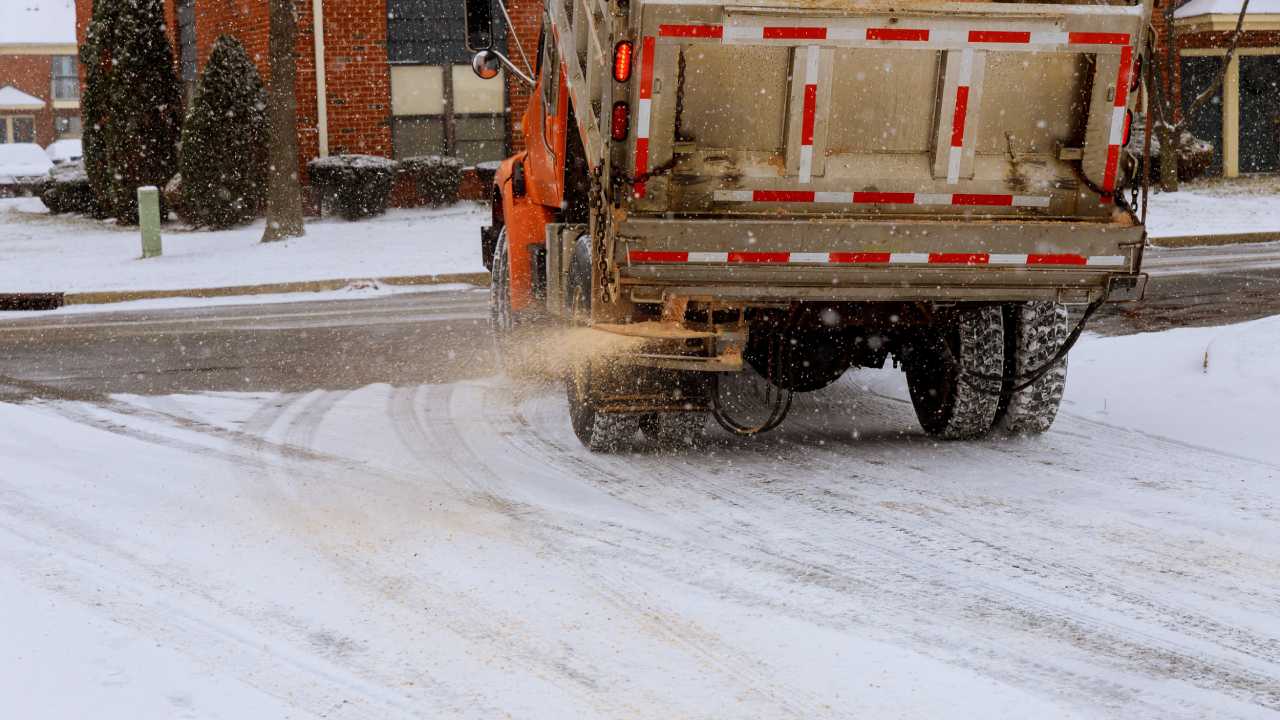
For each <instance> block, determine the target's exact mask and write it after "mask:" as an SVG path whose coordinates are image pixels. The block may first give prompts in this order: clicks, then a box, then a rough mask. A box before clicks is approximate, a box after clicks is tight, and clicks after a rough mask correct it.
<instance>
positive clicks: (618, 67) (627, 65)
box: [613, 40, 631, 82]
mask: <svg viewBox="0 0 1280 720" xmlns="http://www.w3.org/2000/svg"><path fill="white" fill-rule="evenodd" d="M613 79H614V80H616V81H618V82H626V81H628V80H630V79H631V43H630V42H628V41H626V40H623V41H622V42H620V43H618V44H617V45H615V46H614V47H613Z"/></svg>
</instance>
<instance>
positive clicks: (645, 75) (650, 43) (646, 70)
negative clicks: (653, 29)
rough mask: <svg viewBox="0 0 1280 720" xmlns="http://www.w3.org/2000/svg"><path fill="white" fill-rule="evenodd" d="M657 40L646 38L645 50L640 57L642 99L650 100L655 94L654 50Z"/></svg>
mask: <svg viewBox="0 0 1280 720" xmlns="http://www.w3.org/2000/svg"><path fill="white" fill-rule="evenodd" d="M656 42H657V40H655V39H654V38H653V37H646V38H645V39H644V52H643V53H642V55H641V57H640V99H641V100H648V99H650V98H651V97H652V96H653V51H654V44H655V43H656Z"/></svg>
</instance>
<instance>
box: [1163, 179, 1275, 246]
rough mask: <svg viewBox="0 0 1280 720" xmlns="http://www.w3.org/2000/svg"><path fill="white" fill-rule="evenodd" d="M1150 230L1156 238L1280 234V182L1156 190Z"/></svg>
mask: <svg viewBox="0 0 1280 720" xmlns="http://www.w3.org/2000/svg"><path fill="white" fill-rule="evenodd" d="M1147 232H1149V233H1150V234H1151V237H1153V238H1162V237H1175V236H1179V235H1219V234H1226V233H1255V232H1275V233H1278V234H1280V184H1277V183H1276V182H1275V181H1274V179H1270V178H1264V179H1260V180H1257V181H1253V182H1250V181H1248V180H1240V181H1231V182H1214V183H1205V184H1197V185H1190V186H1184V189H1183V190H1181V191H1179V192H1176V193H1160V192H1153V193H1152V194H1151V210H1150V212H1149V213H1148V215H1147Z"/></svg>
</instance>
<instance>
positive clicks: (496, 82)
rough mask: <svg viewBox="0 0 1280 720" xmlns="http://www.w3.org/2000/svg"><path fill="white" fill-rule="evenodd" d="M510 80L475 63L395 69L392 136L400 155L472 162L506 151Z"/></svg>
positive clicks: (413, 66) (501, 154)
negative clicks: (487, 75)
mask: <svg viewBox="0 0 1280 720" xmlns="http://www.w3.org/2000/svg"><path fill="white" fill-rule="evenodd" d="M505 88H506V82H505V79H504V77H503V76H502V75H499V76H498V77H496V78H493V79H492V80H481V79H480V78H478V77H476V76H475V73H473V72H472V71H471V66H470V65H447V66H442V65H396V66H393V67H392V68H391V112H392V116H393V121H392V140H393V143H394V146H395V154H396V157H398V158H406V157H414V156H416V155H452V156H454V157H458V158H461V159H462V160H463V162H465V163H467V164H474V163H478V162H485V161H487V160H499V159H501V158H502V157H503V156H504V155H505V154H506V112H505V100H506V93H505Z"/></svg>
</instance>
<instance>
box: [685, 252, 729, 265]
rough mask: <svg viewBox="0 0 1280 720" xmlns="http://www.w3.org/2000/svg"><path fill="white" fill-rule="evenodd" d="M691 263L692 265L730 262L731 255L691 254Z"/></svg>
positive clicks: (714, 253) (724, 253) (721, 253)
mask: <svg viewBox="0 0 1280 720" xmlns="http://www.w3.org/2000/svg"><path fill="white" fill-rule="evenodd" d="M689 262H691V263H724V262H729V253H727V252H691V253H689Z"/></svg>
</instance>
